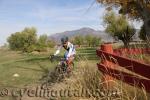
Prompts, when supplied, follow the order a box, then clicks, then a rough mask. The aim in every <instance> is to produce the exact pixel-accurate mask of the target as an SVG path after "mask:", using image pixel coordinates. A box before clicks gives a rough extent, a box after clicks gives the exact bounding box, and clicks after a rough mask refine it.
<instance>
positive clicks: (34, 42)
mask: <svg viewBox="0 0 150 100" xmlns="http://www.w3.org/2000/svg"><path fill="white" fill-rule="evenodd" d="M7 42H8V43H9V47H10V49H12V50H19V51H23V52H32V51H46V50H47V48H48V47H54V46H55V42H54V41H53V40H49V39H48V36H47V35H46V34H44V35H41V36H39V37H38V36H37V30H36V29H35V28H33V27H32V28H25V29H24V30H23V31H21V32H16V33H13V34H11V36H9V37H8V39H7Z"/></svg>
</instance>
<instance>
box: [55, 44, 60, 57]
mask: <svg viewBox="0 0 150 100" xmlns="http://www.w3.org/2000/svg"><path fill="white" fill-rule="evenodd" d="M61 48H62V46H60V47H58V49H57V50H56V52H55V53H54V56H56V55H58V54H59V53H60V50H61Z"/></svg>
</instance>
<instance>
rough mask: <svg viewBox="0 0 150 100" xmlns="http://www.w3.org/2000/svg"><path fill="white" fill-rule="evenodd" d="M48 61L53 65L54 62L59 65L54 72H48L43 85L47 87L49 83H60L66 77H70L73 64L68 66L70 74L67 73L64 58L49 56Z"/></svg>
mask: <svg viewBox="0 0 150 100" xmlns="http://www.w3.org/2000/svg"><path fill="white" fill-rule="evenodd" d="M49 60H50V61H51V62H52V63H53V62H54V61H59V63H58V64H57V65H56V67H55V68H54V71H51V70H50V71H48V74H47V76H46V82H44V83H43V85H46V86H47V85H48V84H51V83H56V82H61V81H63V79H65V78H66V77H70V76H71V75H72V70H73V68H74V63H73V62H72V63H71V65H70V68H71V69H70V70H71V72H68V71H67V67H68V66H67V64H66V60H65V58H61V57H60V56H54V55H50V57H49ZM43 85H42V86H43Z"/></svg>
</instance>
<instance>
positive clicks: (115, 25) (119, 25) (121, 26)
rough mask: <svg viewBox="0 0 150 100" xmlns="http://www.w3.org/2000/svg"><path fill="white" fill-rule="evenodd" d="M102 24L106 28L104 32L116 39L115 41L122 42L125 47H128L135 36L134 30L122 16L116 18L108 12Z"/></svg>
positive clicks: (112, 13)
mask: <svg viewBox="0 0 150 100" xmlns="http://www.w3.org/2000/svg"><path fill="white" fill-rule="evenodd" d="M104 22H105V24H106V26H107V27H106V32H107V33H109V34H110V35H111V36H113V37H114V38H116V37H117V39H119V40H122V42H123V43H124V45H125V47H128V46H129V42H130V41H131V40H132V37H133V35H134V34H135V29H134V28H133V26H131V25H129V23H128V21H127V19H126V17H125V16H123V15H118V16H117V15H115V13H114V12H108V13H107V14H106V15H105V16H104Z"/></svg>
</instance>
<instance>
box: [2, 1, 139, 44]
mask: <svg viewBox="0 0 150 100" xmlns="http://www.w3.org/2000/svg"><path fill="white" fill-rule="evenodd" d="M104 14H105V8H104V7H103V6H101V5H99V4H97V3H96V2H95V0H0V45H3V44H4V43H6V40H7V38H8V36H10V34H12V33H15V32H18V31H22V30H23V29H24V28H25V27H35V28H36V29H37V31H38V33H37V34H38V35H41V34H47V35H51V34H54V33H58V32H63V31H68V30H75V29H79V28H83V27H90V28H93V29H96V30H104V24H103V16H104ZM135 25H136V24H135ZM137 26H138V25H137Z"/></svg>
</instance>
